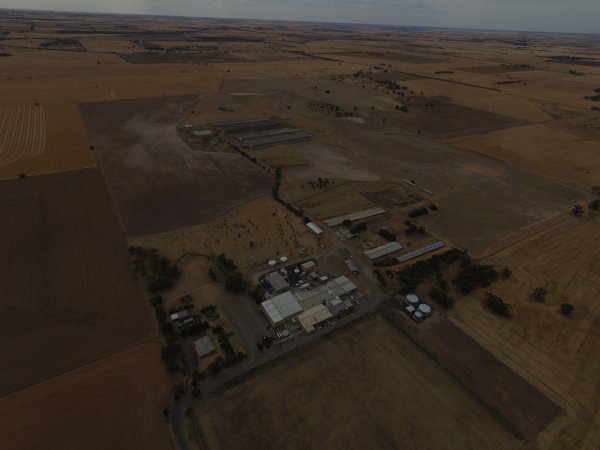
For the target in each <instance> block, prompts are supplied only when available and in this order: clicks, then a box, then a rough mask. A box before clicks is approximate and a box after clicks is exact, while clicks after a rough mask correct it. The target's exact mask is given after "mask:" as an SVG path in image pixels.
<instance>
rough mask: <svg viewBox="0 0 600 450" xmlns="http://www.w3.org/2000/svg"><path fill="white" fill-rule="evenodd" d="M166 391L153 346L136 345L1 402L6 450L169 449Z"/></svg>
mask: <svg viewBox="0 0 600 450" xmlns="http://www.w3.org/2000/svg"><path fill="white" fill-rule="evenodd" d="M170 392H171V387H170V380H169V377H168V375H167V373H166V371H165V369H164V367H163V364H162V361H161V360H160V356H159V347H158V345H157V344H156V343H147V344H142V345H138V346H136V347H133V348H131V349H129V350H124V351H122V352H120V353H116V354H114V355H112V356H109V357H107V358H105V359H102V360H100V361H97V362H95V363H93V364H90V365H87V366H83V367H81V368H78V369H76V370H73V371H71V372H67V373H64V374H62V375H59V376H57V377H54V378H50V379H48V380H45V381H43V382H41V383H38V384H36V385H33V386H31V387H28V388H26V389H23V390H21V391H18V392H15V393H13V394H10V395H8V396H5V397H2V398H0V421H1V422H2V427H0V442H1V443H2V448H6V449H46V450H51V449H52V450H54V449H56V450H65V449H107V448H114V449H140V450H150V449H152V450H153V449H156V450H168V449H171V448H172V444H171V439H170V436H169V433H168V432H167V428H166V426H165V424H164V418H163V416H162V414H161V410H162V408H163V406H164V405H165V404H166V402H167V400H168V397H169V394H170Z"/></svg>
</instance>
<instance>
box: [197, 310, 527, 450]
mask: <svg viewBox="0 0 600 450" xmlns="http://www.w3.org/2000/svg"><path fill="white" fill-rule="evenodd" d="M374 349H376V351H374ZM357 374H359V375H360V376H357ZM390 374H393V376H390ZM197 416H198V422H199V424H200V427H201V429H202V433H203V436H204V437H205V440H206V442H204V443H202V444H204V445H207V446H208V447H210V448H214V449H228V448H234V447H239V446H243V447H244V448H246V449H259V448H260V449H271V448H282V447H285V448H290V449H294V448H315V447H319V448H333V449H337V448H339V449H362V448H373V447H375V448H405V447H406V446H410V447H411V448H415V449H431V448H436V449H445V448H448V449H455V448H477V449H482V450H483V449H490V450H491V449H494V450H497V449H517V448H520V447H521V442H520V441H519V440H518V439H517V438H515V437H513V435H512V434H511V433H510V432H509V431H508V430H507V429H506V428H504V427H503V425H501V424H500V423H499V422H498V421H497V420H496V418H495V417H494V416H493V415H492V414H491V413H489V412H488V411H487V410H486V409H485V408H484V407H482V406H481V404H480V403H478V402H477V400H475V399H474V398H473V397H471V395H470V394H468V393H467V392H466V391H465V390H464V389H463V388H462V387H461V386H460V385H459V384H457V383H456V381H455V380H454V379H453V378H452V377H450V376H449V375H448V374H446V373H445V372H444V371H443V370H441V369H440V368H439V367H438V366H436V364H435V363H434V362H433V361H431V360H430V359H429V358H428V357H427V355H426V354H425V353H423V352H422V351H421V350H419V349H418V348H416V347H415V346H414V345H413V344H412V343H411V342H410V340H408V339H407V338H406V337H404V336H403V335H402V334H400V333H399V332H398V331H397V330H395V329H394V328H393V327H392V325H389V324H388V323H387V322H385V321H384V320H383V319H382V318H381V317H376V318H371V319H367V320H365V321H362V322H360V323H357V324H355V325H352V326H349V327H347V328H345V329H344V330H342V331H340V332H338V333H336V334H335V335H334V336H332V337H330V338H325V339H323V341H322V342H320V343H318V344H316V346H314V347H313V348H306V349H303V350H299V351H297V352H295V353H293V354H290V355H289V356H287V357H286V360H282V361H279V362H276V363H274V364H273V365H272V366H271V367H268V370H267V369H264V370H259V372H257V373H256V374H253V375H252V376H251V377H250V378H248V379H247V380H246V381H245V382H243V383H242V384H239V385H237V386H235V387H231V388H229V389H227V390H225V391H224V392H223V393H221V394H219V395H215V396H214V397H212V398H208V399H206V401H204V402H203V404H202V405H201V406H200V408H199V410H198V411H197Z"/></svg>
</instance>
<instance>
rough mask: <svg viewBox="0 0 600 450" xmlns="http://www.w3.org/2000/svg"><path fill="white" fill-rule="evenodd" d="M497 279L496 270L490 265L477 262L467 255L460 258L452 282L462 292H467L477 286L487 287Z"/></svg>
mask: <svg viewBox="0 0 600 450" xmlns="http://www.w3.org/2000/svg"><path fill="white" fill-rule="evenodd" d="M497 279H498V272H497V271H496V269H494V268H493V267H492V266H490V265H486V264H477V263H476V262H475V261H473V260H471V259H470V258H468V257H464V258H462V261H461V264H460V270H459V271H458V274H457V275H456V277H455V278H454V280H452V283H453V284H454V285H455V286H456V287H457V288H458V289H459V290H460V291H461V292H462V293H463V294H468V293H469V292H471V291H473V290H474V289H475V288H478V287H488V286H489V285H490V284H492V282H494V281H496V280H497Z"/></svg>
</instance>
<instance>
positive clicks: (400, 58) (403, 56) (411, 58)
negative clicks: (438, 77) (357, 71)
mask: <svg viewBox="0 0 600 450" xmlns="http://www.w3.org/2000/svg"><path fill="white" fill-rule="evenodd" d="M334 54H338V55H340V56H353V57H356V58H368V59H376V60H378V61H392V62H401V63H408V64H431V63H439V62H441V60H440V59H434V58H427V57H424V56H417V55H411V54H407V53H389V52H348V53H334Z"/></svg>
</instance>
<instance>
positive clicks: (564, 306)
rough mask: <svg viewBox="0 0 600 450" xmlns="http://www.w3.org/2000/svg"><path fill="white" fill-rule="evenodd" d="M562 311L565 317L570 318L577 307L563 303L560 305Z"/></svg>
mask: <svg viewBox="0 0 600 450" xmlns="http://www.w3.org/2000/svg"><path fill="white" fill-rule="evenodd" d="M560 310H561V312H562V313H563V314H564V315H565V316H569V315H571V313H572V312H573V311H574V310H575V307H574V306H573V305H571V304H570V303H563V304H562V305H560Z"/></svg>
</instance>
